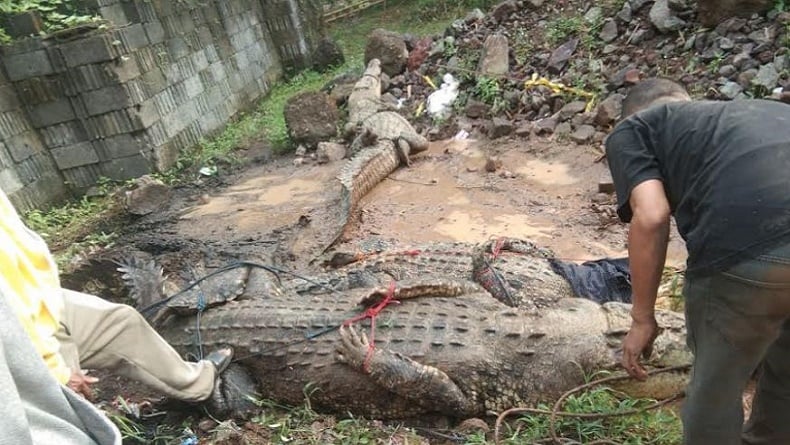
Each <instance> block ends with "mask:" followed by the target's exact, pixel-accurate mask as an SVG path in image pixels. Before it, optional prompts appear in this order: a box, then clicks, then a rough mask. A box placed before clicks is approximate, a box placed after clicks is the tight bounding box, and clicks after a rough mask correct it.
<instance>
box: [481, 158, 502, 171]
mask: <svg viewBox="0 0 790 445" xmlns="http://www.w3.org/2000/svg"><path fill="white" fill-rule="evenodd" d="M500 168H502V161H500V160H499V159H497V158H495V157H489V158H487V159H486V165H485V170H486V171H487V172H488V173H494V172H495V171H497V170H499V169H500Z"/></svg>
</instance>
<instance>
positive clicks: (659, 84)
mask: <svg viewBox="0 0 790 445" xmlns="http://www.w3.org/2000/svg"><path fill="white" fill-rule="evenodd" d="M671 96H674V97H683V96H685V97H688V92H687V91H686V89H685V88H683V86H682V85H680V84H679V83H677V82H675V81H672V80H669V79H666V78H662V77H653V78H650V79H645V80H643V81H641V82H639V83H638V84H636V85H634V86H633V87H631V89H630V90H629V91H628V94H627V95H626V96H625V99H624V100H623V114H622V117H621V119H625V118H627V117H628V116H630V115H632V114H634V113H636V112H637V111H640V110H643V109H645V108H648V107H649V106H650V105H652V104H653V103H654V102H656V101H658V100H660V99H664V98H668V97H671Z"/></svg>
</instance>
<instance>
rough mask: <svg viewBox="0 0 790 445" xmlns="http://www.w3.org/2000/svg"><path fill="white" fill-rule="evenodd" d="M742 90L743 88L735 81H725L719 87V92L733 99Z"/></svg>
mask: <svg viewBox="0 0 790 445" xmlns="http://www.w3.org/2000/svg"><path fill="white" fill-rule="evenodd" d="M742 92H743V88H741V86H740V85H738V83H737V82H727V83H725V84H724V85H722V86H721V87H720V88H719V94H721V95H722V96H723V97H726V98H727V99H730V100H732V99H735V98H736V97H738V95H739V94H741V93H742Z"/></svg>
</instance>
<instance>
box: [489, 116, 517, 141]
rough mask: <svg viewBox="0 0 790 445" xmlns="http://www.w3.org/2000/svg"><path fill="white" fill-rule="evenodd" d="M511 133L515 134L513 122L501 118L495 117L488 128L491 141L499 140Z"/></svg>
mask: <svg viewBox="0 0 790 445" xmlns="http://www.w3.org/2000/svg"><path fill="white" fill-rule="evenodd" d="M511 133H513V122H511V121H509V120H507V119H503V118H501V117H495V118H494V119H493V120H492V121H491V125H490V126H489V128H488V137H489V138H491V139H498V138H501V137H504V136H508V135H510V134H511Z"/></svg>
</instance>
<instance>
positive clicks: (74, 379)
mask: <svg viewBox="0 0 790 445" xmlns="http://www.w3.org/2000/svg"><path fill="white" fill-rule="evenodd" d="M98 381H99V379H98V378H96V377H91V376H89V375H86V374H85V373H83V372H82V371H81V370H79V369H75V370H74V371H72V372H71V377H69V382H68V387H69V388H71V389H72V390H74V392H76V393H77V394H82V396H83V397H85V398H86V399H88V400H91V399H93V390H92V389H91V387H90V385H92V384H94V383H96V382H98Z"/></svg>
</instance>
